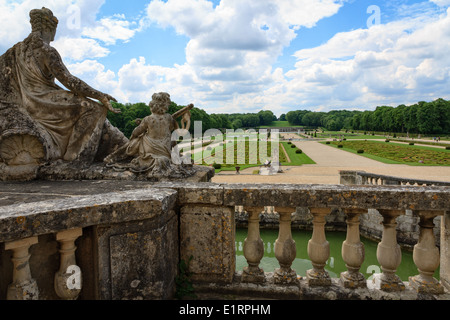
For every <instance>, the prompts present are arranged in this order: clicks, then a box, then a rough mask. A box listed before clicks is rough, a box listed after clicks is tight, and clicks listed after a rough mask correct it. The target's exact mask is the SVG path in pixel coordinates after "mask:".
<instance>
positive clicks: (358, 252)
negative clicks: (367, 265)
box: [340, 209, 367, 288]
mask: <svg viewBox="0 0 450 320" xmlns="http://www.w3.org/2000/svg"><path fill="white" fill-rule="evenodd" d="M344 211H345V213H346V214H347V237H346V239H345V241H344V242H343V243H342V259H343V260H344V262H345V265H346V267H347V269H348V271H346V272H342V273H341V278H340V279H341V283H342V284H343V286H344V287H345V288H364V287H366V279H365V278H364V276H363V275H362V273H361V272H359V269H360V268H361V265H362V264H363V262H364V257H365V252H364V244H363V243H362V242H361V240H360V235H359V215H360V214H363V213H367V210H366V209H344Z"/></svg>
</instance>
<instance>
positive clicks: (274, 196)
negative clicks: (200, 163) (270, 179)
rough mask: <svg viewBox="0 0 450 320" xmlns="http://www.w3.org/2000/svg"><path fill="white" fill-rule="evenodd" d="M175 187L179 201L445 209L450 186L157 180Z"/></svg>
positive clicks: (162, 185)
mask: <svg viewBox="0 0 450 320" xmlns="http://www.w3.org/2000/svg"><path fill="white" fill-rule="evenodd" d="M157 186H158V187H162V188H164V187H167V188H173V189H177V190H178V192H179V196H178V203H179V204H211V205H223V206H238V205H239V206H249V207H262V206H275V207H277V206H278V207H293V208H295V207H317V208H359V209H372V208H374V209H386V210H389V209H392V210H436V211H441V210H444V211H445V210H448V203H449V201H450V189H449V188H446V187H440V186H431V187H428V186H427V187H417V186H377V185H353V186H347V185H312V184H303V185H300V184H214V183H196V184H182V183H160V184H158V185H157Z"/></svg>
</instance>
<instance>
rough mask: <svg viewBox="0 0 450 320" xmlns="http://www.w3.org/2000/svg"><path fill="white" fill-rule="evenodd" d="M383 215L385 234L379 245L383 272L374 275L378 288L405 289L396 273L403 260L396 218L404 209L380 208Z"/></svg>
mask: <svg viewBox="0 0 450 320" xmlns="http://www.w3.org/2000/svg"><path fill="white" fill-rule="evenodd" d="M378 211H379V212H380V214H381V215H382V216H383V236H382V238H381V242H380V243H379V244H378V247H377V259H378V262H379V263H380V265H381V270H382V271H383V272H382V273H381V274H376V275H374V277H373V282H374V283H375V287H376V288H377V289H380V290H383V291H389V292H391V291H403V290H405V285H404V283H403V281H402V280H401V279H400V277H399V276H397V275H396V274H395V272H396V271H397V268H398V266H399V265H400V263H401V261H402V252H401V249H400V246H399V245H398V244H397V231H396V230H395V228H396V226H397V222H396V219H397V217H398V216H399V215H402V214H403V212H402V211H397V210H382V209H379V210H378Z"/></svg>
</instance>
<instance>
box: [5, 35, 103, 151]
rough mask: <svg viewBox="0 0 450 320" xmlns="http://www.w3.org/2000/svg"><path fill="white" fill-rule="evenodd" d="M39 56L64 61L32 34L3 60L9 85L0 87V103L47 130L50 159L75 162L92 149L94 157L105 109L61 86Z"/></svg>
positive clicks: (6, 54) (6, 82)
mask: <svg viewBox="0 0 450 320" xmlns="http://www.w3.org/2000/svg"><path fill="white" fill-rule="evenodd" d="M36 42H37V45H36ZM41 44H42V45H41ZM39 55H50V56H49V57H47V59H54V58H56V59H61V58H60V57H59V54H58V53H57V52H56V50H54V49H53V48H51V47H50V46H49V45H47V44H45V43H44V42H43V41H40V42H39V39H38V40H36V37H35V38H34V39H33V37H32V35H30V36H29V37H28V38H27V39H25V40H24V41H23V42H20V43H18V44H16V45H15V46H14V47H13V48H11V49H10V50H8V51H7V52H6V53H5V54H4V55H3V56H1V57H0V67H3V69H4V70H1V71H2V73H4V74H3V75H2V77H3V78H5V81H3V82H4V85H3V86H7V88H1V89H2V90H1V91H2V93H0V102H2V103H3V102H5V103H8V104H10V105H11V104H13V105H16V106H17V107H18V108H20V109H21V111H22V112H25V113H27V114H28V115H29V116H30V117H31V118H32V119H33V120H34V121H35V122H36V125H37V126H38V127H41V128H40V129H41V130H44V131H45V132H44V133H43V135H45V136H47V137H48V136H50V139H47V142H48V143H51V144H53V145H52V146H50V147H49V146H46V147H47V149H52V150H53V152H52V153H53V154H52V155H51V156H50V157H49V158H50V159H47V160H55V159H59V158H63V157H64V156H66V157H64V158H68V159H70V160H74V159H75V158H77V157H78V156H80V154H81V153H82V152H83V151H85V150H87V149H91V150H88V151H87V153H93V154H94V155H95V152H96V148H98V143H99V140H100V137H101V131H102V128H103V126H104V123H105V120H106V115H107V110H106V108H105V107H104V106H102V105H101V104H99V103H97V102H94V101H92V100H90V99H88V98H85V97H81V96H78V95H76V94H75V93H73V92H70V91H67V90H64V89H62V88H61V87H59V86H58V85H57V84H56V83H55V76H54V75H53V74H52V72H51V71H50V69H49V68H48V66H47V65H46V64H45V63H42V61H45V60H43V59H39ZM61 63H62V62H61ZM5 70H6V71H5ZM1 80H4V79H1ZM5 100H6V101H5ZM0 134H1V132H0ZM66 160H67V159H66Z"/></svg>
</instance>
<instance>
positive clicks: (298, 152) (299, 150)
mask: <svg viewBox="0 0 450 320" xmlns="http://www.w3.org/2000/svg"><path fill="white" fill-rule="evenodd" d="M295 153H297V154H300V153H303V151H302V150H301V149H297V150H295Z"/></svg>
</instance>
